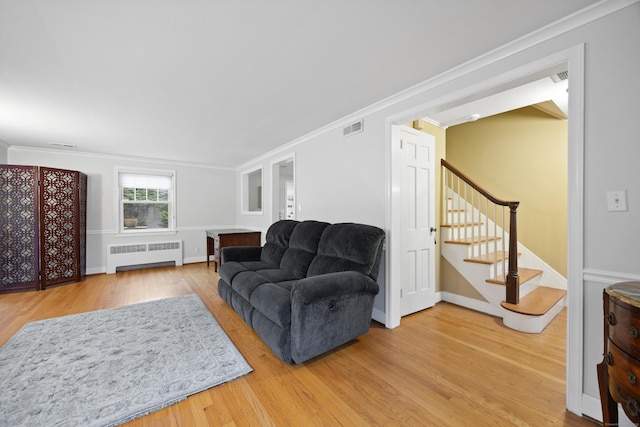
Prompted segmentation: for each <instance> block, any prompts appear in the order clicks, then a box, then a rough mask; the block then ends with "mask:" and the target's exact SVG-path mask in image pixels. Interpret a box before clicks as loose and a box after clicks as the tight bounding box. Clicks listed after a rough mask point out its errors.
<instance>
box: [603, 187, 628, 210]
mask: <svg viewBox="0 0 640 427" xmlns="http://www.w3.org/2000/svg"><path fill="white" fill-rule="evenodd" d="M607 210H608V211H609V212H626V211H627V210H628V208H627V190H617V191H607Z"/></svg>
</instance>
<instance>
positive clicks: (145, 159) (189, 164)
mask: <svg viewBox="0 0 640 427" xmlns="http://www.w3.org/2000/svg"><path fill="white" fill-rule="evenodd" d="M0 143H2V141H0ZM8 151H24V152H36V153H46V154H59V155H61V156H68V155H73V156H77V157H85V158H93V159H96V158H98V159H109V160H118V161H130V162H143V163H153V164H159V165H171V166H186V167H196V168H202V169H217V170H227V171H234V170H236V168H234V167H225V166H215V165H210V164H206V163H196V162H181V161H172V160H165V159H154V158H152V157H136V156H121V155H116V154H103V153H91V152H88V151H76V150H60V149H55V148H37V147H24V146H20V145H9V146H8Z"/></svg>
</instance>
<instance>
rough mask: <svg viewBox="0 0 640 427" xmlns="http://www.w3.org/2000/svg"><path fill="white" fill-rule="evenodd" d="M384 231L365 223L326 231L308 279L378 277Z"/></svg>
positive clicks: (345, 225)
mask: <svg viewBox="0 0 640 427" xmlns="http://www.w3.org/2000/svg"><path fill="white" fill-rule="evenodd" d="M384 237H385V235H384V231H383V230H381V229H380V228H378V227H374V226H371V225H364V224H354V223H341V224H332V225H329V226H328V227H327V228H325V229H324V232H323V233H322V237H321V238H320V242H319V244H318V254H317V255H316V256H315V257H314V258H313V261H312V262H311V265H310V266H309V270H308V271H307V276H308V277H311V276H317V275H320V274H326V273H335V272H338V271H357V272H360V273H363V274H365V275H367V276H369V277H371V278H372V279H373V280H377V278H378V268H379V267H380V259H381V257H382V246H383V243H384Z"/></svg>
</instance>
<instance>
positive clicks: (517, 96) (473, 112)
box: [425, 73, 569, 128]
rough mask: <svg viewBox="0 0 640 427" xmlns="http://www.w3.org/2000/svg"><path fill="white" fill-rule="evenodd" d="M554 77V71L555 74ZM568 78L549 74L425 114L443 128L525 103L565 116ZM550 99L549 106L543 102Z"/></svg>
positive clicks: (515, 107) (567, 102) (555, 114)
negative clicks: (562, 78) (560, 78)
mask: <svg viewBox="0 0 640 427" xmlns="http://www.w3.org/2000/svg"><path fill="white" fill-rule="evenodd" d="M555 76H557V73H556V74H555ZM568 88H569V81H568V80H566V79H565V80H559V79H557V80H556V81H554V80H553V79H552V78H551V76H549V77H544V78H542V79H540V80H536V81H533V82H531V83H527V84H523V85H521V86H517V87H515V88H513V89H510V90H505V91H502V92H498V93H496V94H493V95H490V96H486V97H483V98H480V99H478V100H475V101H470V102H467V103H464V104H462V105H458V106H452V107H451V108H447V109H446V110H443V111H440V112H437V113H433V114H429V116H428V117H425V119H426V120H428V121H430V122H431V123H433V124H435V125H437V126H440V127H443V128H447V127H449V126H455V125H458V124H461V123H466V122H469V121H474V120H478V119H482V118H485V117H489V116H493V115H495V114H500V113H504V112H506V111H511V110H515V109H517V108H522V107H526V106H538V107H539V108H540V109H543V111H545V112H547V113H550V114H552V115H554V116H555V117H558V118H561V119H566V118H567V116H568V115H569V93H568V92H567V91H568ZM549 102H552V103H553V104H552V105H547V103H549Z"/></svg>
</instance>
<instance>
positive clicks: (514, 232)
mask: <svg viewBox="0 0 640 427" xmlns="http://www.w3.org/2000/svg"><path fill="white" fill-rule="evenodd" d="M519 204H520V202H509V272H508V274H507V277H506V286H507V302H508V303H509V304H518V303H519V302H520V277H519V276H518V227H517V223H516V210H517V209H518V205H519Z"/></svg>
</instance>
